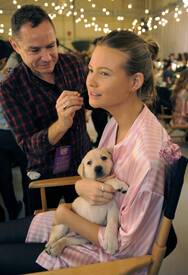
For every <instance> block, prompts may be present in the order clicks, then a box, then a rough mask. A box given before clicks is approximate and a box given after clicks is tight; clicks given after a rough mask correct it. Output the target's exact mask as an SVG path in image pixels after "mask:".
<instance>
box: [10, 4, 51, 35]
mask: <svg viewBox="0 0 188 275" xmlns="http://www.w3.org/2000/svg"><path fill="white" fill-rule="evenodd" d="M45 20H47V21H49V22H50V24H51V25H52V27H53V28H54V24H53V22H52V20H51V19H50V17H49V16H48V14H47V12H46V11H44V10H43V9H42V8H41V7H39V6H37V5H24V6H22V7H21V8H20V9H18V10H17V11H16V12H15V13H14V14H13V15H12V18H11V28H12V34H13V36H17V35H19V31H20V29H21V27H22V26H23V25H24V24H26V23H31V26H32V28H34V27H37V26H38V25H39V24H40V23H42V22H43V21H45ZM54 30H55V28H54Z"/></svg>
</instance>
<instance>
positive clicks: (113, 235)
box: [45, 148, 128, 256]
mask: <svg viewBox="0 0 188 275" xmlns="http://www.w3.org/2000/svg"><path fill="white" fill-rule="evenodd" d="M112 168H113V162H112V155H111V152H110V151H109V150H107V149H106V148H96V149H93V150H91V151H89V152H88V153H87V154H86V156H85V157H84V158H83V160H82V162H81V164H80V166H79V167H78V174H79V175H80V176H81V177H82V178H88V179H93V180H97V181H100V182H102V183H104V184H110V185H111V186H112V187H113V188H114V189H115V190H117V191H120V192H122V193H125V192H126V191H127V189H128V185H127V184H126V183H125V182H122V181H120V180H118V179H116V178H113V177H109V175H110V174H111V172H112ZM104 184H102V185H101V187H102V189H103V188H104ZM72 209H73V210H74V211H75V212H76V213H77V214H79V215H80V216H82V217H84V218H85V219H87V220H89V221H91V222H93V223H97V224H100V225H106V229H105V237H104V239H105V241H104V247H103V248H104V250H105V251H106V252H107V253H109V254H114V253H115V252H116V251H117V249H118V240H117V235H118V213H119V209H118V207H117V204H116V202H115V200H111V201H110V202H108V203H107V204H104V205H93V204H91V203H90V202H88V201H87V200H85V199H84V198H82V197H78V198H76V199H75V200H74V201H73V203H72ZM54 224H55V225H54V226H53V227H52V231H51V234H50V238H49V241H48V243H47V244H46V248H45V251H46V252H47V253H48V254H49V255H52V256H58V255H60V254H61V252H62V250H63V249H64V248H65V247H66V246H70V245H81V244H85V243H88V242H89V241H88V240H86V239H84V238H82V237H79V236H78V237H68V236H67V237H66V234H67V233H68V231H69V228H68V227H67V226H65V225H64V224H57V223H56V221H54Z"/></svg>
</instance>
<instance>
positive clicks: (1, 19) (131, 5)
mask: <svg viewBox="0 0 188 275" xmlns="http://www.w3.org/2000/svg"><path fill="white" fill-rule="evenodd" d="M24 4H37V5H40V6H41V7H43V8H44V9H46V11H47V12H48V13H49V15H50V16H51V18H52V19H53V20H54V23H55V24H57V23H58V22H62V23H61V24H64V23H65V22H66V21H68V20H69V21H70V20H72V22H73V24H74V25H81V24H82V25H83V30H84V29H85V28H88V29H90V30H91V29H92V28H93V32H94V28H97V27H96V26H98V30H97V31H100V32H102V31H103V32H105V31H106V32H108V31H109V30H110V29H112V28H117V29H118V28H133V26H132V24H133V21H134V20H135V19H137V20H138V23H137V24H140V23H141V20H142V19H144V20H145V21H147V20H148V18H149V17H154V16H157V15H159V14H160V15H161V11H163V10H165V9H167V8H168V9H169V10H171V9H174V7H175V6H176V4H182V0H178V1H177V0H176V1H175V0H157V1H156V0H50V1H47V0H46V1H45V0H0V35H1V33H2V34H3V32H4V33H5V32H6V33H7V32H8V31H7V29H8V28H10V16H11V15H12V14H13V13H14V12H15V10H16V9H17V8H19V6H18V5H24ZM146 9H147V10H148V13H146ZM76 23H80V24H76ZM108 24H109V25H108ZM105 26H106V27H105ZM76 27H77V26H76ZM84 27H85V28H84ZM3 28H4V31H3ZM5 29H6V30H5ZM95 31H96V30H95Z"/></svg>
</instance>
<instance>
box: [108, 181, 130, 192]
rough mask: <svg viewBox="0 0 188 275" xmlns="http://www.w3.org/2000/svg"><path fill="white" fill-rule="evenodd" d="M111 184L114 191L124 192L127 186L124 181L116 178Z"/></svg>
mask: <svg viewBox="0 0 188 275" xmlns="http://www.w3.org/2000/svg"><path fill="white" fill-rule="evenodd" d="M112 186H113V188H114V189H115V190H116V191H118V192H121V193H126V192H127V190H128V188H129V186H128V184H127V183H126V182H123V181H120V180H118V179H114V182H113V184H112Z"/></svg>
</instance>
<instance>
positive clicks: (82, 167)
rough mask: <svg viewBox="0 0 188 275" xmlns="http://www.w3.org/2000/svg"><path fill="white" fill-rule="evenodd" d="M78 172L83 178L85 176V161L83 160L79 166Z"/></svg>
mask: <svg viewBox="0 0 188 275" xmlns="http://www.w3.org/2000/svg"><path fill="white" fill-rule="evenodd" d="M77 172H78V175H80V177H81V178H83V177H84V174H85V173H84V163H83V161H82V162H81V163H80V165H79V166H78V170H77Z"/></svg>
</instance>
